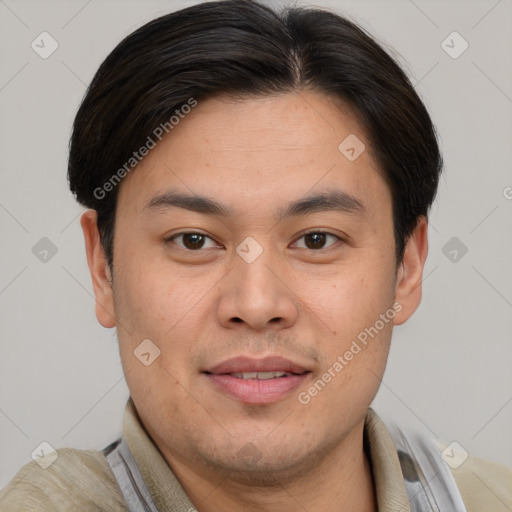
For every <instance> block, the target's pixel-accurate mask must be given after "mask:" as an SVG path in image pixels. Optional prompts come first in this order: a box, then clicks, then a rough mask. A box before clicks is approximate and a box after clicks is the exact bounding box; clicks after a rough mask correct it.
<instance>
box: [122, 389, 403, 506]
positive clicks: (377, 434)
mask: <svg viewBox="0 0 512 512" xmlns="http://www.w3.org/2000/svg"><path fill="white" fill-rule="evenodd" d="M123 434H124V436H125V438H126V442H127V443H128V446H129V447H130V450H131V452H132V454H133V457H134V458H135V461H136V462H137V465H138V467H139V469H140V472H141V474H142V476H143V478H144V480H145V482H146V484H147V486H148V489H149V492H150V493H151V495H152V497H153V500H154V502H155V504H156V506H157V508H158V509H159V510H169V511H174V510H176V511H178V510H180V511H183V510H189V509H192V510H193V509H194V505H193V504H192V502H191V501H190V499H189V497H188V496H187V494H186V492H185V491H184V489H183V488H182V486H181V484H180V483H179V481H178V479H177V478H176V476H175V475H174V473H173V472H172V470H171V468H170V467H169V465H168V464H167V461H166V460H165V458H164V457H163V456H162V454H161V453H160V450H159V449H158V448H157V446H156V445H155V444H154V442H153V441H152V439H151V437H150V436H149V435H148V433H147V432H146V430H145V428H144V426H143V424H142V422H141V421H140V418H139V416H138V413H137V410H136V408H135V404H134V403H133V400H132V398H131V397H130V398H129V399H128V402H127V404H126V407H125V410H124V416H123ZM364 440H365V445H366V447H367V453H368V456H369V459H370V464H371V467H372V474H373V479H374V482H375V490H376V494H377V504H378V510H379V512H410V506H409V500H408V498H407V493H406V490H405V485H404V481H403V476H402V470H401V468H400V462H399V460H398V455H397V453H396V449H395V447H394V444H393V440H392V439H391V436H390V434H389V432H388V430H387V428H386V427H385V425H384V423H383V421H382V420H381V419H380V418H379V416H378V415H377V413H376V412H375V411H374V410H373V409H371V408H369V409H368V411H367V413H366V417H365V424H364Z"/></svg>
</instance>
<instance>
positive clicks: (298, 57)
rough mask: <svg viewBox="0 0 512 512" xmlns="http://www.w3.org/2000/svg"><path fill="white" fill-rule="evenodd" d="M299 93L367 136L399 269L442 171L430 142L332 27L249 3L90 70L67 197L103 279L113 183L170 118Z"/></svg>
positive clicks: (183, 17) (312, 12)
mask: <svg viewBox="0 0 512 512" xmlns="http://www.w3.org/2000/svg"><path fill="white" fill-rule="evenodd" d="M304 88H308V89H311V90H314V91H318V92H320V93H323V94H327V95H329V96H331V97H333V98H336V99H337V100H340V101H341V102H343V103H344V104H348V105H349V106H350V107H351V108H352V109H353V110H354V111H355V112H356V115H357V116H358V118H359V122H360V123H361V124H362V126H363V127H364V129H365V130H366V135H367V138H368V140H369V142H370V149H371V151H372V154H373V156H374V158H375V159H376V162H377V164H378V166H379V168H380V170H381V171H382V173H383V175H384V177H385V179H386V181H387V183H388V185H389V187H390V190H391V194H392V198H393V219H394V234H395V247H396V256H397V262H400V261H401V260H402V257H403V251H404V247H405V243H406V241H407V239H408V237H409V236H410V235H411V233H412V231H413V230H414V227H415V226H416V224H417V221H418V218H419V217H420V216H422V215H424V216H427V214H428V211H429V209H430V206H431V204H432V202H433V200H434V198H435V195H436V191H437V184H438V181H439V175H440V172H441V169H442V157H441V155H440V151H439V147H438V142H437V137H436V130H435V128H434V126H433V124H432V121H431V119H430V116H429V114H428V112H427V110H426V108H425V106H424V105H423V103H422V101H421V100H420V98H419V97H418V95H417V93H416V92H415V90H414V88H413V86H412V85H411V83H410V81H409V79H408V78H407V76H406V74H405V73H404V71H403V70H402V69H401V67H400V66H399V65H398V64H397V63H396V62H395V61H394V59H393V58H392V57H390V55H388V54H387V53H386V52H385V51H384V50H383V48H382V47H381V46H380V45H379V44H378V43H376V42H375V41H374V39H373V38H372V37H370V36H369V35H368V34H367V33H366V32H365V31H364V30H363V29H362V28H360V27H358V26H357V25H356V24H354V23H353V22H351V21H349V20H347V19H345V18H343V17H341V16H339V15H336V14H333V13H331V12H328V11H323V10H320V9H314V8H297V7H288V8H284V9H283V10H282V11H281V12H279V13H277V12H275V11H273V10H272V9H270V8H269V7H266V6H263V5H261V4H259V3H257V2H255V1H251V0H225V1H217V2H208V3H207V2H204V3H200V4H197V5H194V6H192V7H189V8H186V9H183V10H180V11H177V12H173V13H170V14H167V15H165V16H162V17H160V18H157V19H155V20H153V21H151V22H149V23H147V24H146V25H144V26H142V27H141V28H139V29H137V30H136V31H135V32H133V33H132V34H130V35H129V36H127V37H126V38H125V39H124V40H123V41H121V43H119V44H118V46H117V47H116V48H115V49H114V50H113V51H112V52H111V53H110V55H108V57H107V58H106V59H105V61H104V62H103V63H102V64H101V66H100V68H99V69H98V71H97V72H96V74H95V76H94V78H93V80H92V82H91V84H90V86H89V88H88V90H87V92H86V94H85V97H84V99H83V101H82V104H81V106H80V108H79V110H78V113H77V115H76V118H75V121H74V125H73V133H72V136H71V140H70V152H69V167H68V179H69V184H70V189H71V191H72V192H73V193H74V194H75V195H76V198H77V200H78V201H79V202H80V203H81V204H82V205H84V206H87V207H88V208H93V209H95V210H96V211H97V213H98V229H99V232H100V238H101V244H102V247H103V249H104V251H105V254H106V257H107V261H108V264H109V265H110V267H111V268H112V266H113V239H114V223H115V211H116V203H117V193H118V187H117V186H115V185H116V184H117V183H116V182H113V179H115V180H117V181H120V179H121V178H122V177H124V176H125V175H126V172H129V170H130V169H129V168H127V165H126V164H127V162H130V167H133V166H135V165H136V163H137V162H136V160H134V151H136V150H137V149H138V148H141V147H143V146H144V145H147V144H148V143H149V139H150V138H151V135H152V134H154V133H155V132H157V130H158V127H159V126H166V127H167V128H169V127H171V128H172V126H170V123H169V120H170V118H171V116H173V114H174V113H178V112H179V111H180V108H185V107H184V106H185V105H187V104H188V105H190V104H191V99H192V100H193V101H201V100H202V99H205V98H211V97H214V96H217V95H221V94H222V95H226V94H227V95H232V96H234V97H241V98H244V97H249V96H257V95H273V94H278V93H286V92H291V91H297V90H301V89H304ZM188 108H190V107H188ZM166 131H169V130H167V129H166ZM340 142H341V141H340ZM123 168H124V172H123V171H122V169H123ZM116 173H117V174H116ZM116 176H117V177H116ZM108 184H110V186H107V185H108ZM99 191H100V192H99ZM107 192H108V193H107Z"/></svg>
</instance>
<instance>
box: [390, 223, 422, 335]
mask: <svg viewBox="0 0 512 512" xmlns="http://www.w3.org/2000/svg"><path fill="white" fill-rule="evenodd" d="M427 253H428V223H427V219H426V218H425V217H424V216H422V217H420V218H419V219H418V223H417V224H416V228H415V229H414V231H413V233H412V234H411V236H410V237H409V239H408V241H407V243H406V246H405V251H404V257H403V259H402V263H401V264H400V267H399V269H398V273H397V280H396V288H395V300H396V301H397V302H398V303H400V305H401V310H400V311H399V312H398V313H397V314H396V316H395V319H394V324H395V325H400V324H403V323H404V322H406V321H407V320H408V319H409V318H410V317H411V316H412V314H413V313H414V312H415V311H416V309H417V308H418V306H419V304H420V302H421V292H422V279H423V268H424V266H425V260H426V259H427Z"/></svg>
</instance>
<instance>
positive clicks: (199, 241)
mask: <svg viewBox="0 0 512 512" xmlns="http://www.w3.org/2000/svg"><path fill="white" fill-rule="evenodd" d="M179 239H181V240H182V243H181V244H180V243H177V242H176V240H179ZM206 240H210V241H211V242H212V245H211V246H210V247H217V245H216V244H215V242H214V240H212V239H211V238H210V237H209V236H207V235H204V234H203V233H194V232H191V233H178V234H176V235H173V236H171V237H170V238H168V239H167V240H166V242H173V243H175V244H176V245H177V246H178V247H181V248H182V249H187V250H189V251H197V250H199V249H206V248H208V247H205V241H206Z"/></svg>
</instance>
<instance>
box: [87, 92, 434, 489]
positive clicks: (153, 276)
mask: <svg viewBox="0 0 512 512" xmlns="http://www.w3.org/2000/svg"><path fill="white" fill-rule="evenodd" d="M350 135H352V136H353V135H355V136H357V138H358V139H359V140H360V141H361V142H362V143H364V144H365V147H366V150H364V151H363V152H362V153H361V154H360V155H359V156H357V153H358V150H359V149H360V148H361V147H362V146H357V147H356V149H355V152H354V151H351V150H350V145H349V148H346V147H345V146H343V145H342V150H341V151H340V149H339V146H340V143H342V141H344V140H345V139H346V138H347V137H348V136H350ZM350 140H352V141H353V140H355V139H349V141H350ZM352 146H353V144H352ZM343 148H345V149H344V150H343ZM347 155H348V156H350V157H351V158H350V159H349V158H347ZM354 155H356V156H357V158H355V159H354V158H353V157H354ZM185 196H188V198H187V197H185ZM199 198H202V199H201V200H199ZM82 226H83V228H84V233H85V236H86V245H87V250H88V260H89V265H90V268H91V273H92V275H93V283H94V287H95V293H96V299H97V316H98V319H99V320H100V322H101V323H102V324H103V325H104V326H106V327H112V326H114V325H115V326H116V327H117V333H118V338H119V347H120V354H121V359H122V364H123V367H124V371H125V376H126V381H127V384H128V386H129V389H130V392H131V396H132V398H133V401H134V403H135V405H136V408H137V411H138V413H139V415H140V417H141V420H142V421H143V423H144V425H145V427H146V429H147V430H148V432H149V433H150V434H151V436H152V438H153V439H154V441H155V442H156V443H157V445H158V446H159V448H160V450H161V451H162V453H163V454H164V455H165V456H166V458H167V459H168V460H173V461H175V462H176V464H189V463H190V464H194V463H197V464H199V461H201V462H200V464H201V465H204V466H208V467H211V468H220V469H225V470H236V471H237V474H238V475H240V478H243V475H245V474H247V475H249V470H250V477H251V478H253V479H254V478H255V476H256V475H258V474H259V475H264V474H265V473H266V472H268V471H269V470H280V471H282V472H283V473H285V472H286V471H290V472H293V471H300V468H304V467H306V464H305V462H306V461H308V464H309V465H311V464H312V463H313V462H314V461H315V460H321V458H322V457H325V456H326V454H328V453H332V452H333V450H335V449H336V447H337V446H340V445H341V444H342V443H348V442H349V441H350V439H351V438H353V440H355V439H356V437H357V435H358V434H357V432H358V430H357V429H358V428H361V427H362V424H363V421H364V416H365V413H366V410H367V408H368V406H369V405H370V403H371V401H372V400H373V398H374V396H375V394H376V392H377V389H378V386H379V383H380V378H381V377H382V375H383V372H384V368H385V364H386V359H387V355H388V350H389V345H390V339H391V333H392V327H393V324H398V323H402V322H403V321H405V320H406V319H407V317H408V316H410V314H412V312H413V311H414V309H415V308H416V307H417V305H418V303H419V300H420V290H421V271H422V267H423V263H424V260H425V257H426V250H427V249H426V228H425V226H426V224H425V222H424V221H421V222H420V223H419V225H418V228H417V230H416V231H415V233H414V234H413V236H412V237H411V239H410V240H409V242H408V244H407V248H406V253H405V257H404V261H403V263H402V264H401V265H399V266H398V268H397V262H396V260H395V245H394V237H393V218H392V200H391V193H390V190H389V188H388V186H387V184H386V182H385V180H384V179H383V177H382V175H381V173H380V172H379V169H378V166H377V164H376V162H375V161H374V159H373V158H372V155H371V152H370V144H369V142H368V140H367V138H366V135H365V133H364V131H363V130H362V128H361V126H360V125H359V123H358V121H357V118H356V117H355V116H354V115H352V114H351V112H350V111H349V109H348V108H344V109H341V108H340V107H337V106H335V104H334V103H333V102H332V101H331V100H330V99H329V98H326V97H324V96H321V95H319V94H316V93H313V92H305V91H304V92H301V93H300V94H291V93H290V94H286V95H281V96H275V97H260V98H256V99H247V100H243V101H242V100H239V101H234V100H229V99H227V98H224V99H222V98H217V99H210V100H206V101H204V102H200V103H199V104H198V105H197V107H195V109H194V110H193V111H192V112H191V113H190V114H188V116H186V118H185V119H183V120H182V121H181V122H180V124H179V125H177V126H175V128H174V129H173V131H172V132H171V133H170V134H169V136H167V138H164V139H163V140H162V141H161V142H160V143H158V145H157V146H156V147H155V148H153V149H152V150H151V151H150V153H149V154H148V156H146V157H145V159H144V160H143V161H142V162H141V163H140V164H139V166H138V167H137V168H136V169H135V170H134V171H133V172H132V173H131V174H130V175H128V176H127V177H126V178H125V179H124V181H123V182H122V184H121V186H120V190H119V197H118V206H117V214H116V224H115V238H114V272H113V288H111V287H110V284H109V281H108V269H106V268H105V267H106V265H105V259H104V255H103V253H102V251H101V247H100V246H99V242H98V236H97V231H96V229H95V212H93V211H92V210H91V211H89V212H86V214H84V217H83V218H82ZM143 340H150V341H145V342H144V343H145V344H143V345H141V342H143ZM158 351H159V353H158ZM141 353H143V354H145V355H144V356H143V357H142V358H141V357H140V355H141ZM137 354H138V355H139V357H137ZM141 359H142V360H143V361H142V362H141ZM144 363H145V364H144ZM274 372H277V373H274ZM186 461H189V462H186Z"/></svg>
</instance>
